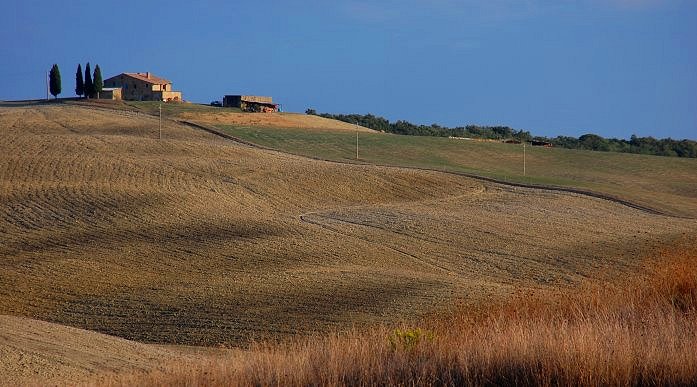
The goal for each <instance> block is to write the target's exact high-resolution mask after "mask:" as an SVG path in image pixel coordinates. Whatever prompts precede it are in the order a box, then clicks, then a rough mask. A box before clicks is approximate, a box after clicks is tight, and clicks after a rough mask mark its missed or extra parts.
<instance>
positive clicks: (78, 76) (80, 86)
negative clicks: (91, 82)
mask: <svg viewBox="0 0 697 387" xmlns="http://www.w3.org/2000/svg"><path fill="white" fill-rule="evenodd" d="M75 94H77V96H78V97H81V96H82V95H83V94H85V81H84V80H83V79H82V65H81V64H79V63H78V64H77V72H76V73H75Z"/></svg>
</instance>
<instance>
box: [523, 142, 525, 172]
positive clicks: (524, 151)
mask: <svg viewBox="0 0 697 387" xmlns="http://www.w3.org/2000/svg"><path fill="white" fill-rule="evenodd" d="M523 176H525V141H523Z"/></svg>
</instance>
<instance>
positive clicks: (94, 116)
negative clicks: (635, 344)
mask: <svg viewBox="0 0 697 387" xmlns="http://www.w3.org/2000/svg"><path fill="white" fill-rule="evenodd" d="M0 235H2V238H1V239H0V314H8V315H14V316H26V317H32V318H36V319H40V320H45V321H50V322H56V323H60V324H64V325H69V326H73V327H79V328H84V329H89V330H94V331H98V332H102V333H108V334H111V335H115V336H119V337H123V338H127V339H133V340H137V341H141V342H146V343H163V344H164V343H166V344H190V345H216V344H219V343H225V344H231V345H237V344H243V343H245V342H248V341H249V340H251V339H254V338H259V337H268V336H273V337H283V336H285V335H288V334H293V333H307V332H312V331H325V330H328V329H341V328H342V327H347V326H349V325H351V324H362V323H371V322H377V321H394V320H398V319H401V318H409V317H414V316H418V315H423V314H427V313H432V312H437V311H438V310H439V308H442V307H446V306H447V305H450V304H451V303H452V302H453V300H466V301H468V302H470V301H471V302H477V301H480V300H483V299H489V298H495V297H505V296H506V295H509V294H511V293H515V292H520V291H525V290H526V289H531V288H555V287H559V286H569V285H573V284H576V283H578V282H579V281H581V280H582V279H583V278H586V277H593V278H598V277H612V276H616V275H619V274H622V273H629V272H632V271H633V270H634V269H635V268H636V267H637V265H640V264H641V259H642V257H643V256H644V255H645V254H647V253H648V252H649V251H651V250H652V249H653V248H655V247H658V246H661V245H663V244H667V243H671V241H672V240H674V239H675V238H683V239H684V238H689V237H693V236H695V235H697V225H696V223H695V221H694V220H688V219H677V218H672V217H667V216H659V215H655V214H650V213H646V212H642V211H641V210H637V209H633V208H630V207H627V206H624V205H621V204H617V203H613V202H610V201H607V200H602V199H598V198H591V197H587V196H583V195H578V194H571V193H564V192H553V191H545V190H539V189H525V188H514V187H508V186H505V185H499V184H495V183H489V182H482V181H478V180H474V179H470V178H466V177H462V176H456V175H452V174H445V173H439V172H429V171H416V170H412V169H407V168H389V167H377V166H370V165H342V164H337V163H330V162H323V161H317V160H311V159H306V158H302V157H298V156H292V155H288V154H284V153H280V152H273V151H266V150H260V149H256V148H254V147H249V146H246V145H243V144H238V143H235V142H232V141H228V140H225V139H222V138H219V137H215V136H213V135H211V134H208V133H205V132H202V131H197V130H196V129H194V128H191V127H187V126H183V125H179V124H176V123H174V122H171V121H166V122H165V125H164V127H163V139H162V140H158V121H157V119H156V118H154V117H150V116H145V115H132V114H129V113H126V112H120V113H117V112H109V111H107V110H104V109H101V110H95V109H90V108H87V107H80V106H69V105H61V104H57V105H39V106H31V107H5V108H0Z"/></svg>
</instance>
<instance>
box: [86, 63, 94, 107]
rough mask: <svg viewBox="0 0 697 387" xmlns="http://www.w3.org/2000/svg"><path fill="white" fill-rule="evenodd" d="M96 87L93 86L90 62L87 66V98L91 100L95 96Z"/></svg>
mask: <svg viewBox="0 0 697 387" xmlns="http://www.w3.org/2000/svg"><path fill="white" fill-rule="evenodd" d="M93 89H94V85H93V84H92V70H91V69H90V62H87V65H86V66H85V97H87V98H89V97H91V96H93V95H94V93H93Z"/></svg>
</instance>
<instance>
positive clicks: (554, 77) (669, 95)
mask: <svg viewBox="0 0 697 387" xmlns="http://www.w3.org/2000/svg"><path fill="white" fill-rule="evenodd" d="M0 36H2V39H1V40H0V58H2V59H1V60H0V99H5V100H8V99H28V98H40V97H42V96H44V95H45V86H44V85H45V80H44V74H45V72H46V71H47V70H48V69H49V68H50V67H51V65H52V64H53V63H57V64H58V65H59V67H60V69H61V74H62V78H63V91H64V92H63V94H62V95H61V96H64V97H65V96H71V95H73V89H74V87H75V85H74V78H75V70H76V67H77V64H78V63H82V64H83V66H84V63H85V62H87V61H90V62H91V63H92V66H93V67H94V64H97V63H98V64H99V65H100V67H101V68H102V71H103V74H104V76H105V78H106V77H109V76H112V75H115V74H118V73H121V72H128V71H143V72H144V71H151V72H153V73H155V74H157V75H160V76H163V77H166V78H168V79H171V80H172V81H173V82H174V87H175V89H177V90H181V91H183V93H184V98H185V99H187V100H190V101H194V102H203V103H208V102H210V101H211V100H215V99H221V98H222V96H223V95H224V94H257V95H271V96H273V97H274V99H275V100H276V101H278V102H280V103H282V104H283V106H284V109H285V110H287V111H298V112H303V111H304V110H305V109H306V108H309V107H311V108H314V109H316V110H318V111H320V112H333V113H369V112H370V113H373V114H376V115H381V116H384V117H386V118H388V119H390V120H396V119H405V120H408V121H411V122H414V123H422V124H431V123H439V124H441V125H448V126H455V125H461V124H470V123H474V124H484V125H495V124H502V125H509V126H511V127H514V128H518V129H526V130H530V131H532V132H533V133H534V134H540V135H557V134H564V135H573V136H578V135H581V134H583V133H589V132H592V133H598V134H601V135H603V136H608V137H623V138H627V137H629V136H630V135H631V134H637V135H640V136H647V135H651V136H655V137H669V136H670V137H673V138H691V139H697V1H693V0H575V1H572V0H553V1H552V0H550V1H543V0H477V1H475V0H460V1H454V0H431V1H426V0H386V1H367V0H365V1H364V0H341V1H339V0H337V1H319V0H318V1H310V0H306V1H301V0H288V1H273V0H272V1H247V2H241V1H239V2H238V1H221V0H218V1H215V2H209V1H176V0H169V1H145V0H143V1H118V2H106V1H74V0H71V1H70V2H61V1H32V0H25V1H19V0H16V1H7V2H4V3H3V6H2V12H0Z"/></svg>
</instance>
